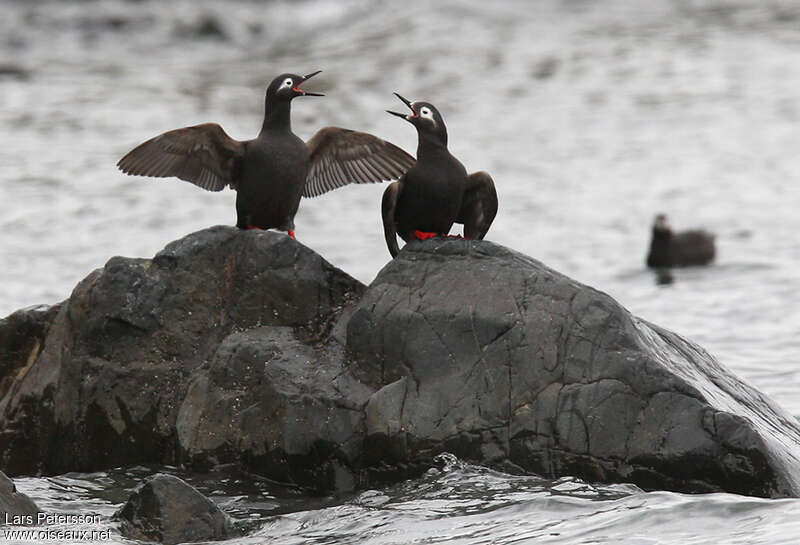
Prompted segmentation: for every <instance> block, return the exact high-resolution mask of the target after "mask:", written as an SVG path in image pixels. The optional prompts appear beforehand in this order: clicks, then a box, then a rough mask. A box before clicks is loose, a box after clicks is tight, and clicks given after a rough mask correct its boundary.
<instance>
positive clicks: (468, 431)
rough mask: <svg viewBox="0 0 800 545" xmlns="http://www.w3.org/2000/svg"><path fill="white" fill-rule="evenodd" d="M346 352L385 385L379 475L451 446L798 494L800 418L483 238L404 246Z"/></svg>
mask: <svg viewBox="0 0 800 545" xmlns="http://www.w3.org/2000/svg"><path fill="white" fill-rule="evenodd" d="M465 294H466V295H465ZM347 347H348V350H349V353H350V354H351V357H353V358H354V359H355V360H356V361H357V363H358V367H357V369H358V375H359V376H360V377H361V378H362V380H364V381H366V382H370V383H376V382H377V383H379V384H382V385H383V386H382V388H380V389H379V390H378V391H377V392H376V393H375V394H373V395H372V396H371V398H370V400H369V402H368V404H367V406H366V427H367V438H366V442H365V451H364V465H365V466H366V467H367V468H370V467H375V468H376V473H377V474H378V476H379V477H382V476H385V475H386V474H387V473H390V472H391V469H392V467H391V466H392V465H393V464H394V465H396V466H397V467H398V471H400V472H401V473H402V472H405V471H407V468H408V467H409V465H417V466H425V465H426V464H428V463H430V460H431V459H432V458H433V456H435V455H436V454H438V453H440V452H444V451H448V452H451V453H454V454H456V455H457V456H459V457H461V458H464V459H468V460H476V461H479V462H481V463H484V464H496V465H502V464H504V463H508V462H510V463H512V464H515V465H517V466H520V467H522V468H523V469H525V470H526V471H531V472H536V473H539V474H542V475H545V476H562V475H577V476H580V477H583V478H585V479H588V480H594V481H602V482H619V481H625V482H632V483H635V484H638V485H640V486H642V487H645V488H661V489H670V490H679V491H686V492H710V491H718V490H725V491H729V492H737V493H743V494H752V495H758V496H795V495H797V494H798V493H800V482H799V481H798V479H800V428H799V427H798V423H797V421H796V420H795V419H794V418H793V417H791V416H789V415H787V414H786V413H785V412H784V411H783V410H781V409H780V408H779V407H777V406H775V405H774V404H773V403H772V402H771V401H770V400H769V399H768V398H766V397H765V396H763V395H762V394H760V393H759V392H758V391H756V390H754V389H753V388H751V387H749V386H748V385H746V384H745V383H743V382H742V381H740V380H739V379H738V378H736V377H735V376H734V375H732V374H731V373H730V372H729V371H727V370H725V369H724V368H723V367H722V366H721V365H720V364H719V363H718V362H717V361H716V360H715V359H714V358H713V357H712V356H710V355H709V354H708V353H706V352H705V351H704V350H703V349H701V348H700V347H698V346H696V345H695V344H693V343H691V342H689V341H687V340H685V339H683V338H681V337H680V336H678V335H676V334H674V333H671V332H669V331H666V330H664V329H662V328H659V327H658V326H655V325H653V324H650V323H648V322H645V321H644V320H641V319H639V318H636V317H635V316H632V315H631V314H630V313H628V312H627V311H626V310H625V309H623V308H622V307H620V306H619V304H617V303H616V302H615V301H614V300H612V299H611V298H610V297H608V296H607V295H605V294H603V293H601V292H598V291H596V290H594V289H591V288H588V287H586V286H583V285H581V284H579V283H577V282H575V281H573V280H571V279H569V278H567V277H565V276H563V275H561V274H559V273H558V272H556V271H553V270H552V269H549V268H547V267H546V266H544V265H543V264H541V263H540V262H538V261H536V260H534V259H531V258H528V257H526V256H523V255H520V254H517V253H514V252H512V251H509V250H507V249H504V248H502V247H500V246H497V245H494V244H491V243H488V242H468V241H446V242H442V241H436V240H434V241H429V242H425V243H423V244H412V245H410V246H408V247H407V248H406V249H405V250H404V251H403V252H402V253H401V254H400V255H399V256H398V258H397V259H395V260H394V261H393V262H391V263H390V264H389V265H388V266H386V267H385V268H384V269H383V270H382V271H381V273H380V274H379V275H378V277H377V278H376V279H375V281H374V282H373V283H372V284H371V286H370V288H369V290H368V291H367V293H366V294H365V295H364V297H363V298H362V299H361V301H360V302H359V305H358V307H357V309H356V310H355V311H354V313H353V316H352V318H351V319H350V322H349V324H348V335H347ZM387 466H388V467H387ZM368 472H369V471H368Z"/></svg>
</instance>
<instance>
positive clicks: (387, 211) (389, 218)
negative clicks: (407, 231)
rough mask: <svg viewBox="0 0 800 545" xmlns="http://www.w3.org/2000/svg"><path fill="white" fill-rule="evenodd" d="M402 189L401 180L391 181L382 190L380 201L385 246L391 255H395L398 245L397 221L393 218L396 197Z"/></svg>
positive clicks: (398, 249)
mask: <svg viewBox="0 0 800 545" xmlns="http://www.w3.org/2000/svg"><path fill="white" fill-rule="evenodd" d="M402 190H403V184H402V182H400V181H398V182H392V183H390V184H389V186H388V187H387V188H386V191H384V192H383V200H382V201H381V215H382V216H383V236H384V237H385V238H386V246H387V247H388V248H389V253H390V254H392V257H397V254H399V253H400V247H399V246H398V245H397V223H396V222H395V219H394V210H395V208H396V207H397V198H398V197H399V196H400V192H401V191H402Z"/></svg>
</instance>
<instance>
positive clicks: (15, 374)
mask: <svg viewBox="0 0 800 545" xmlns="http://www.w3.org/2000/svg"><path fill="white" fill-rule="evenodd" d="M59 308H60V305H53V306H47V305H38V306H34V307H29V308H24V309H21V310H18V311H17V312H15V313H13V314H11V315H10V316H8V317H6V318H3V319H2V320H0V347H2V350H0V398H3V397H4V396H5V395H6V393H8V390H9V389H10V388H11V385H12V384H14V383H17V382H19V380H20V379H21V378H22V377H24V376H25V374H26V373H27V372H28V369H30V367H31V366H32V365H33V363H34V362H35V361H36V358H38V357H39V353H40V352H41V351H42V346H43V345H44V339H45V337H46V336H47V332H48V330H49V329H50V324H52V323H53V319H54V318H55V316H56V314H58V310H59Z"/></svg>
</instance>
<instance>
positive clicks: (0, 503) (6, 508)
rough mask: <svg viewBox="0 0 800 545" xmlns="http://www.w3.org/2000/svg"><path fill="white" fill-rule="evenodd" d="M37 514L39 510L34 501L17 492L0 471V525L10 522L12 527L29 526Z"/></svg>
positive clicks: (11, 482) (10, 481)
mask: <svg viewBox="0 0 800 545" xmlns="http://www.w3.org/2000/svg"><path fill="white" fill-rule="evenodd" d="M37 513H39V508H38V507H37V506H36V504H35V503H34V501H33V500H32V499H30V498H29V497H28V496H26V495H25V494H23V493H22V492H17V487H16V486H14V482H13V481H12V480H11V479H9V478H8V477H7V476H6V474H5V473H3V472H2V471H0V525H3V524H5V523H6V522H10V523H11V524H13V525H14V526H31V525H33V523H34V522H35V521H36V518H35V517H36V514H37ZM28 517H33V518H28ZM17 522H19V523H17Z"/></svg>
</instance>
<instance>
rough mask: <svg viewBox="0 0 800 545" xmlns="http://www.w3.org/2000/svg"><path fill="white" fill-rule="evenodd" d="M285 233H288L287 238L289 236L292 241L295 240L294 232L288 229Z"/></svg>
mask: <svg viewBox="0 0 800 545" xmlns="http://www.w3.org/2000/svg"><path fill="white" fill-rule="evenodd" d="M286 232H287V233H289V236H290V237H292V238H293V239H295V240H297V237H296V236H294V231H292V230H291V229H289V230H288V231H286Z"/></svg>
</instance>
